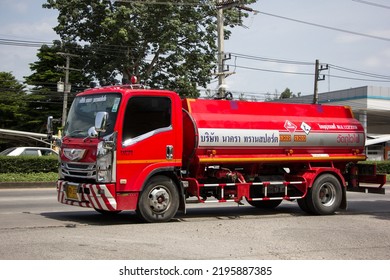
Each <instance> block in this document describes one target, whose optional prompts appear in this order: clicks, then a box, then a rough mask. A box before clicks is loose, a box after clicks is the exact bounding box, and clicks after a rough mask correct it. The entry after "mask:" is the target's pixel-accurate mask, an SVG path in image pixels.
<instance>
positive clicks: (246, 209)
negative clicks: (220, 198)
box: [41, 200, 390, 227]
mask: <svg viewBox="0 0 390 280" xmlns="http://www.w3.org/2000/svg"><path fill="white" fill-rule="evenodd" d="M41 215H42V216H44V217H46V218H49V219H54V220H57V221H62V222H64V225H65V227H75V226H76V225H99V226H108V225H125V224H143V223H144V222H143V221H141V220H140V219H139V218H138V216H137V215H136V213H135V212H134V211H124V212H121V213H119V214H114V215H102V214H99V213H97V212H95V211H94V210H92V209H91V210H90V211H88V210H84V211H64V212H46V213H41ZM337 215H343V216H345V215H347V216H348V215H351V216H352V215H367V216H372V217H374V218H376V219H381V220H388V221H389V220H390V201H385V200H383V201H382V200H379V201H353V202H350V203H349V207H348V209H347V210H342V211H339V212H337V213H336V215H335V216H337ZM299 216H302V217H305V216H306V217H310V216H311V215H309V214H307V213H305V212H303V211H302V210H301V209H300V208H299V206H298V205H297V204H296V203H291V202H283V203H282V204H281V205H280V206H279V207H277V208H276V209H272V210H267V209H258V208H255V207H252V206H248V205H243V206H208V205H200V206H197V207H190V208H188V209H187V212H186V214H184V213H180V212H179V213H178V214H177V215H176V216H175V217H174V218H173V219H172V221H171V222H172V223H174V222H176V223H179V222H182V223H183V222H184V223H185V222H193V221H199V220H234V219H243V218H245V219H256V218H259V219H261V218H266V217H275V218H280V217H284V218H286V217H287V218H288V217H299Z"/></svg>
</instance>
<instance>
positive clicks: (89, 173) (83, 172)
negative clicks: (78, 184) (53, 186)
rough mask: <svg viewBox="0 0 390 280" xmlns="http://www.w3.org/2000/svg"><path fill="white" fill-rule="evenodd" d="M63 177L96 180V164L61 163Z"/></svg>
mask: <svg viewBox="0 0 390 280" xmlns="http://www.w3.org/2000/svg"><path fill="white" fill-rule="evenodd" d="M61 172H62V175H63V176H65V177H68V178H83V179H95V178H96V163H73V162H61Z"/></svg>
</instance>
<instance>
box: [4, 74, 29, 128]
mask: <svg viewBox="0 0 390 280" xmlns="http://www.w3.org/2000/svg"><path fill="white" fill-rule="evenodd" d="M26 96H27V93H26V89H25V86H24V85H23V84H21V83H19V82H18V81H17V80H16V78H15V77H14V76H13V75H12V74H11V73H10V72H0V128H3V129H20V128H22V127H23V125H24V123H25V122H26V120H27V119H28V111H27V110H26V104H27V103H26V100H25V98H26Z"/></svg>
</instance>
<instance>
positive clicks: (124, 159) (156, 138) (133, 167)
mask: <svg viewBox="0 0 390 280" xmlns="http://www.w3.org/2000/svg"><path fill="white" fill-rule="evenodd" d="M175 102H177V100H176V99H174V98H172V97H171V96H169V95H167V96H132V97H130V98H129V100H128V102H127V104H126V108H125V112H124V114H123V116H124V117H123V124H122V133H121V136H119V140H120V141H121V144H120V146H121V147H120V148H119V149H118V161H117V162H118V166H117V168H118V170H117V174H118V175H117V176H118V178H117V181H119V182H120V185H119V191H139V190H140V189H141V188H142V185H143V184H144V182H145V180H146V179H147V178H148V177H149V176H150V175H151V174H153V173H156V172H158V171H167V170H172V169H173V168H174V167H175V166H180V165H181V152H182V151H181V150H182V149H181V147H180V143H178V139H181V138H179V137H181V131H180V127H181V125H179V124H178V123H177V120H178V119H181V118H179V117H178V116H177V111H175V110H174V108H175V106H180V104H174V103H175ZM178 130H179V131H178ZM179 134H180V136H179ZM178 145H179V146H178ZM123 179H124V180H123ZM124 182H126V184H124Z"/></svg>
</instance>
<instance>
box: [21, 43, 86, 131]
mask: <svg viewBox="0 0 390 280" xmlns="http://www.w3.org/2000/svg"><path fill="white" fill-rule="evenodd" d="M68 49H71V50H72V52H77V53H80V54H82V48H81V47H80V46H77V45H75V44H67V45H63V44H61V42H60V41H54V42H53V46H47V45H43V46H42V47H41V48H40V49H39V51H38V53H37V57H38V60H37V61H36V62H34V63H31V64H30V69H31V71H32V72H33V73H32V74H31V75H30V76H27V77H24V78H25V79H26V82H25V83H26V84H28V85H30V86H32V88H31V90H30V94H29V95H27V97H26V98H27V104H28V111H29V114H30V116H31V118H30V120H29V121H28V122H27V123H26V126H27V127H28V129H27V130H28V131H36V132H44V130H45V123H46V118H47V116H49V115H50V116H53V117H54V118H58V119H59V118H61V117H62V107H63V94H62V93H61V92H58V91H57V82H59V81H61V80H62V81H64V76H65V74H64V71H63V70H61V69H60V68H59V67H58V66H64V65H65V57H64V56H63V55H62V54H61V53H67V51H68ZM84 66H85V61H83V60H82V58H81V57H72V58H71V68H72V69H80V70H81V69H82V68H83V67H84ZM90 81H91V78H90V77H89V76H88V75H87V74H85V73H84V72H83V71H69V83H70V84H71V85H72V87H71V94H70V98H69V99H68V102H69V103H70V102H71V101H72V97H74V95H75V93H77V92H79V91H81V90H83V89H85V88H86V87H87V86H88V85H89V82H90Z"/></svg>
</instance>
